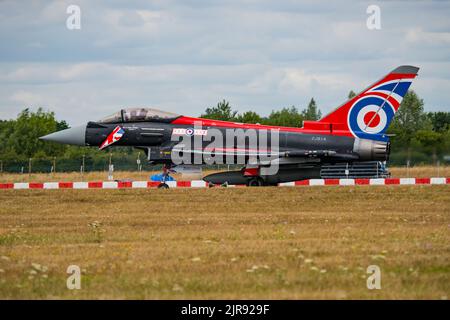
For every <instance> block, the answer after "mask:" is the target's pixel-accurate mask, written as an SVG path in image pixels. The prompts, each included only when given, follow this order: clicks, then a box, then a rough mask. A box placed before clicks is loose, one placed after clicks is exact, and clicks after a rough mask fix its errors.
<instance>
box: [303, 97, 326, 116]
mask: <svg viewBox="0 0 450 320" xmlns="http://www.w3.org/2000/svg"><path fill="white" fill-rule="evenodd" d="M302 116H303V119H304V120H319V119H320V118H321V117H322V113H321V112H320V110H319V108H317V105H316V101H315V100H314V98H311V101H309V103H308V106H307V107H306V109H305V110H303V111H302Z"/></svg>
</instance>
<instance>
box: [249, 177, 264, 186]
mask: <svg viewBox="0 0 450 320" xmlns="http://www.w3.org/2000/svg"><path fill="white" fill-rule="evenodd" d="M264 185H265V182H264V180H263V178H261V177H252V178H250V179H248V180H247V186H248V187H262V186H264Z"/></svg>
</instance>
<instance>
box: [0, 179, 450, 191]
mask: <svg viewBox="0 0 450 320" xmlns="http://www.w3.org/2000/svg"><path fill="white" fill-rule="evenodd" d="M166 183H167V184H168V185H169V187H170V188H206V187H208V186H209V185H208V183H207V182H205V181H203V180H193V181H167V182H166ZM424 184H425V185H426V184H430V185H439V184H441V185H442V184H450V178H442V177H441V178H385V179H308V180H301V181H292V182H285V183H279V184H278V185H279V186H282V187H295V186H354V185H371V186H377V185H424ZM158 185H159V182H154V181H89V182H16V183H0V189H147V188H156V187H157V186H158ZM242 186H243V185H229V186H228V187H242Z"/></svg>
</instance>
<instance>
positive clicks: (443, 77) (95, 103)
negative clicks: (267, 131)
mask: <svg viewBox="0 0 450 320" xmlns="http://www.w3.org/2000/svg"><path fill="white" fill-rule="evenodd" d="M378 3H379V5H380V7H381V10H382V15H381V17H382V29H381V30H379V31H369V30H367V28H366V18H367V14H366V8H367V5H369V4H371V3H369V2H366V1H357V2H353V1H344V2H341V1H340V2H332V3H330V2H326V1H302V2H298V1H277V2H273V1H243V2H242V1H237V0H236V1H227V2H213V3H211V2H209V1H200V2H199V1H175V0H174V1H154V2H147V1H137V0H134V1H128V2H122V1H96V2H93V1H87V0H79V1H77V4H78V5H79V6H80V7H81V14H82V21H81V22H82V29H81V30H79V31H68V30H67V29H66V28H65V19H66V18H67V14H66V11H65V9H66V7H67V5H69V4H72V1H52V2H46V1H33V2H29V3H22V2H16V1H2V2H0V28H1V30H7V32H6V31H4V32H2V33H0V41H2V43H4V44H5V45H4V46H3V47H2V50H1V51H0V117H8V118H9V117H14V116H15V115H16V114H17V113H18V112H19V111H20V110H21V109H23V108H24V107H26V106H31V107H39V106H44V107H46V108H49V109H51V110H53V111H55V112H56V114H57V115H58V116H59V117H60V118H64V119H67V120H68V121H69V122H71V123H73V124H76V123H79V122H83V121H86V120H90V119H96V118H99V117H102V116H103V115H104V114H108V113H111V112H113V111H115V110H116V109H119V108H121V107H124V106H131V105H133V106H138V105H143V106H144V105H145V106H148V105H152V106H156V107H160V108H166V109H167V110H171V111H174V112H178V113H185V114H190V115H198V114H200V113H201V112H203V111H204V109H205V108H206V107H207V106H210V105H213V104H216V103H217V101H219V100H220V99H222V98H225V99H228V100H230V101H231V102H232V105H233V106H234V107H236V108H237V109H239V110H241V111H243V110H250V109H254V110H256V111H258V112H260V113H263V114H267V113H269V112H270V111H271V110H272V109H274V108H280V107H283V106H290V105H297V106H298V107H303V106H304V105H305V104H306V103H307V102H308V100H309V99H310V98H311V97H312V96H313V97H314V98H315V99H316V101H317V102H318V104H319V106H320V107H321V109H322V111H324V112H327V111H329V110H331V109H332V108H334V107H336V106H337V105H339V104H340V103H341V102H342V101H343V100H345V97H346V96H347V93H348V92H349V91H350V90H355V91H358V90H360V89H362V88H364V87H366V86H367V85H369V84H370V83H372V82H373V81H375V80H377V79H379V78H380V77H381V76H383V75H384V74H386V73H387V72H388V71H390V70H392V69H393V68H395V67H396V66H398V65H401V64H415V65H418V66H420V67H421V71H420V75H419V78H418V79H417V80H416V81H415V83H414V84H413V89H415V90H416V91H417V92H418V94H419V95H420V96H421V97H423V98H424V100H425V103H426V107H427V108H428V109H430V110H432V109H438V108H439V109H443V108H444V109H446V110H449V109H450V104H449V103H448V101H450V91H449V90H448V86H449V81H450V68H449V67H450V65H449V62H448V61H450V36H449V35H450V20H449V19H448V17H447V12H448V11H449V9H450V3H449V2H435V1H429V2H398V1H379V2H378ZM417 12H420V14H417ZM411 17H414V19H411Z"/></svg>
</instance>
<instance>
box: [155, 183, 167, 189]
mask: <svg viewBox="0 0 450 320" xmlns="http://www.w3.org/2000/svg"><path fill="white" fill-rule="evenodd" d="M158 189H169V185H168V184H167V183H160V184H159V185H158Z"/></svg>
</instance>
